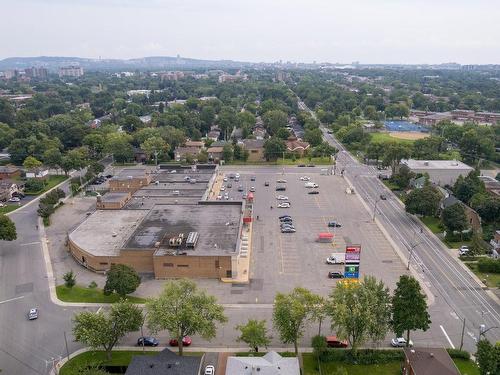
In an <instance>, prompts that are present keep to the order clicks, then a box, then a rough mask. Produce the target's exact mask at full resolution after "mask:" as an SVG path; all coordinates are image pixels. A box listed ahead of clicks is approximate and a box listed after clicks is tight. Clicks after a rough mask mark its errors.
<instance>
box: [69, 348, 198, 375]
mask: <svg viewBox="0 0 500 375" xmlns="http://www.w3.org/2000/svg"><path fill="white" fill-rule="evenodd" d="M158 353H159V352H158V351H148V349H146V351H145V352H143V351H142V350H134V351H126V350H123V351H121V350H117V351H113V355H112V357H111V360H110V361H107V360H106V352H104V351H95V352H85V353H82V354H79V355H77V356H76V357H74V358H71V359H70V360H69V361H68V362H66V363H65V364H64V366H63V367H62V368H61V370H60V371H59V374H60V375H67V374H73V373H74V371H75V369H78V368H79V367H80V366H82V365H87V364H91V363H99V364H102V365H110V366H127V365H128V364H130V361H131V360H132V356H134V355H154V354H158ZM184 355H186V356H199V357H201V356H202V355H203V353H200V352H184Z"/></svg>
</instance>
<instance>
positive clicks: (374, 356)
mask: <svg viewBox="0 0 500 375" xmlns="http://www.w3.org/2000/svg"><path fill="white" fill-rule="evenodd" d="M403 359H404V353H403V351H402V350H400V349H395V350H373V349H362V350H358V351H356V353H353V352H352V351H350V350H339V349H327V350H325V351H324V352H323V354H322V355H320V360H321V362H343V363H349V364H358V365H375V364H384V363H389V362H394V361H402V360H403Z"/></svg>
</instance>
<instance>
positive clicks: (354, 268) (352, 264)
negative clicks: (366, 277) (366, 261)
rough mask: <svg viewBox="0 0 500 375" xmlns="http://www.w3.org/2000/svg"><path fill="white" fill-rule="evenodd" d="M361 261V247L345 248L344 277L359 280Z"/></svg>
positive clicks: (351, 246)
mask: <svg viewBox="0 0 500 375" xmlns="http://www.w3.org/2000/svg"><path fill="white" fill-rule="evenodd" d="M360 260H361V245H349V246H346V248H345V266H344V277H345V278H346V279H359V264H360Z"/></svg>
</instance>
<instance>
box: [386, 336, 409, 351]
mask: <svg viewBox="0 0 500 375" xmlns="http://www.w3.org/2000/svg"><path fill="white" fill-rule="evenodd" d="M391 346H393V347H395V348H402V347H405V346H406V339H405V338H404V337H396V338H395V339H392V340H391ZM410 346H413V341H411V340H410Z"/></svg>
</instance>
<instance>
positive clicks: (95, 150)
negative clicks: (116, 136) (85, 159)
mask: <svg viewBox="0 0 500 375" xmlns="http://www.w3.org/2000/svg"><path fill="white" fill-rule="evenodd" d="M105 142H106V140H105V138H104V137H103V136H102V134H97V133H92V134H88V135H86V136H85V138H83V141H82V143H83V144H84V145H85V146H87V147H88V149H89V154H90V157H92V158H98V157H100V156H101V154H102V152H103V150H104V145H105Z"/></svg>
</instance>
